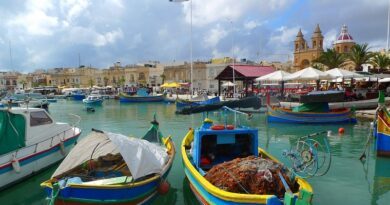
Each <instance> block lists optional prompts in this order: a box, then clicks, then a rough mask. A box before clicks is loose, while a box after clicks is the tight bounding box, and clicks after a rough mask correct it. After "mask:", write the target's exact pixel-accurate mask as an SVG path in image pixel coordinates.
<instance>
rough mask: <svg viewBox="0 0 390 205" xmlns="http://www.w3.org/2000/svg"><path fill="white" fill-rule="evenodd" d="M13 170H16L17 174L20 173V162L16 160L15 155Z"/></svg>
mask: <svg viewBox="0 0 390 205" xmlns="http://www.w3.org/2000/svg"><path fill="white" fill-rule="evenodd" d="M12 168H13V169H14V170H15V172H16V173H19V172H20V164H19V160H18V159H16V156H15V155H13V158H12Z"/></svg>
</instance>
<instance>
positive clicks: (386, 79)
mask: <svg viewBox="0 0 390 205" xmlns="http://www.w3.org/2000/svg"><path fill="white" fill-rule="evenodd" d="M378 82H380V83H387V82H390V78H383V79H380V80H379V81H378Z"/></svg>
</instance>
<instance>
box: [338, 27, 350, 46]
mask: <svg viewBox="0 0 390 205" xmlns="http://www.w3.org/2000/svg"><path fill="white" fill-rule="evenodd" d="M344 42H354V41H353V38H352V36H351V35H350V34H349V33H348V27H347V26H346V25H343V27H342V28H341V33H340V35H339V37H338V38H337V41H336V42H335V43H344Z"/></svg>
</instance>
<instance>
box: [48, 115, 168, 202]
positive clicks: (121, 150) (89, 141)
mask: <svg viewBox="0 0 390 205" xmlns="http://www.w3.org/2000/svg"><path fill="white" fill-rule="evenodd" d="M155 140H156V141H155ZM150 141H151V142H153V143H150ZM156 142H157V143H156ZM174 156H175V146H174V144H173V141H172V139H171V137H166V138H163V137H162V135H161V133H160V132H159V130H158V122H157V121H155V120H154V121H153V122H152V126H151V128H150V129H149V131H148V132H147V133H146V135H145V136H144V137H143V139H139V138H132V137H126V136H124V135H120V134H114V133H105V132H102V131H94V132H92V133H91V134H90V135H89V136H87V137H85V138H83V140H82V141H80V142H79V143H78V144H77V146H76V147H75V148H74V149H73V150H72V151H71V153H69V155H68V157H67V158H65V160H64V161H63V162H62V163H61V165H60V166H59V167H58V168H57V170H56V171H55V173H54V174H53V176H52V177H51V179H50V180H47V181H45V182H43V183H42V184H41V186H42V187H43V188H44V189H45V192H46V194H47V196H48V198H49V199H50V204H144V203H147V202H150V201H151V200H152V199H154V198H155V197H156V196H158V193H164V192H165V193H166V192H167V191H168V190H167V188H169V186H168V185H167V182H165V178H166V177H167V175H168V173H169V171H170V169H171V167H172V163H173V160H174Z"/></svg>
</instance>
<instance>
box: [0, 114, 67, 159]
mask: <svg viewBox="0 0 390 205" xmlns="http://www.w3.org/2000/svg"><path fill="white" fill-rule="evenodd" d="M69 128H70V125H68V124H66V123H55V121H54V120H53V119H52V118H51V117H50V115H49V114H48V113H47V112H46V110H44V109H39V108H29V109H26V108H12V109H0V155H2V154H5V153H8V152H10V151H13V150H16V149H19V148H22V147H26V146H30V145H33V144H36V143H38V142H41V141H43V140H46V139H47V136H53V135H55V134H54V133H61V131H65V130H67V129H69Z"/></svg>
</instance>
